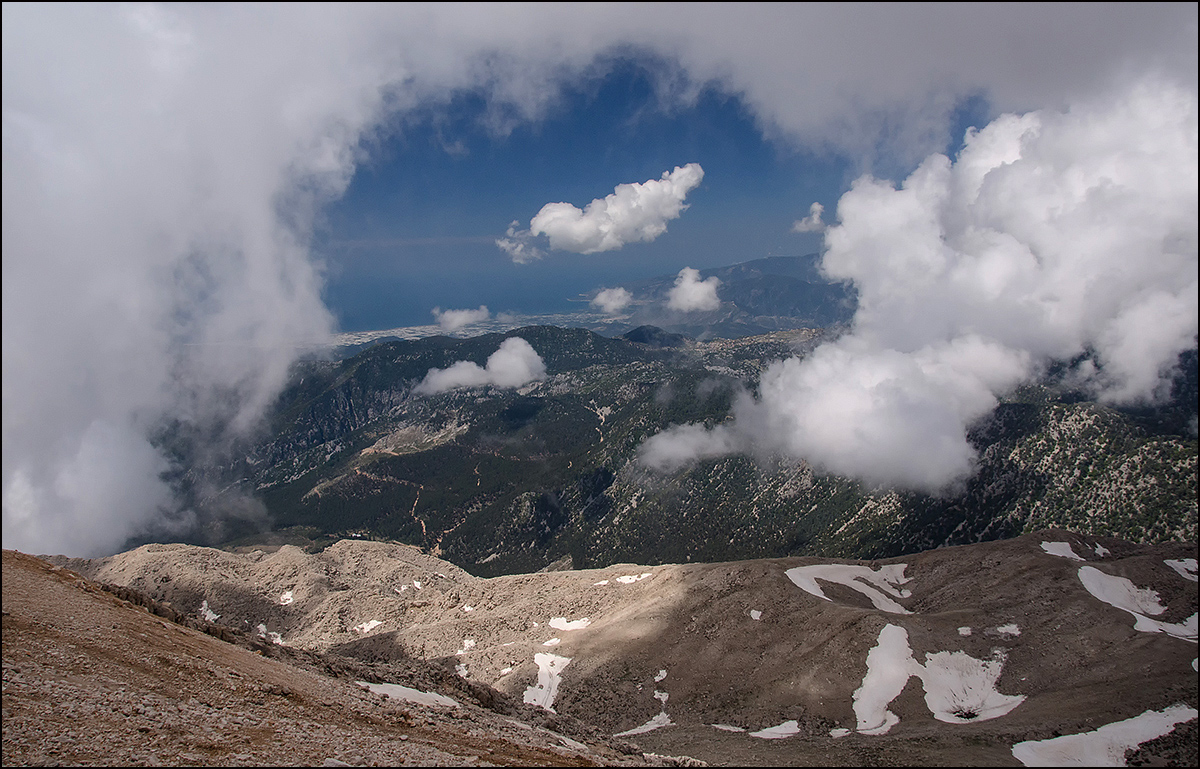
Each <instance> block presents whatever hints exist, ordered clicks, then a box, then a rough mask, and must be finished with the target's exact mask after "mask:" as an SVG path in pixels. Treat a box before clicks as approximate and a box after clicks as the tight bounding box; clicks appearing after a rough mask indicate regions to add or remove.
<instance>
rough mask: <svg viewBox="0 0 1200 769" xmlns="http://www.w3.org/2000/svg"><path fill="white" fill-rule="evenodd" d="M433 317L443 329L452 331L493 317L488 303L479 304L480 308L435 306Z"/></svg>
mask: <svg viewBox="0 0 1200 769" xmlns="http://www.w3.org/2000/svg"><path fill="white" fill-rule="evenodd" d="M433 317H434V318H435V319H436V320H437V323H438V326H440V327H441V329H442V331H446V332H451V331H458V330H459V329H460V328H463V327H464V326H469V325H471V324H472V323H482V322H483V321H485V320H487V319H488V318H490V317H492V313H491V312H489V311H488V308H487V305H486V304H481V305H479V309H478V310H443V309H442V308H441V307H434V308H433Z"/></svg>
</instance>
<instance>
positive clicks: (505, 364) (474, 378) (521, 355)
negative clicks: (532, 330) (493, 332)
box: [413, 336, 546, 395]
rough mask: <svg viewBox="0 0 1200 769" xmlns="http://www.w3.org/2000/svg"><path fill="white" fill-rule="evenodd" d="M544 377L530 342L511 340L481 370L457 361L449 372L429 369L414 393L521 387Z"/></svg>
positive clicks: (465, 362)
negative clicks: (484, 387) (468, 388)
mask: <svg viewBox="0 0 1200 769" xmlns="http://www.w3.org/2000/svg"><path fill="white" fill-rule="evenodd" d="M545 376H546V364H545V362H544V361H542V357H541V356H540V355H538V354H537V352H536V351H535V350H534V349H533V346H532V345H530V344H529V342H526V341H525V340H524V339H521V338H520V337H515V336H514V337H511V338H509V339H505V340H504V341H503V342H501V344H500V349H499V350H496V352H494V353H492V355H491V357H490V358H488V359H487V365H486V366H484V367H482V368H481V367H480V366H479V364H477V363H472V362H471V361H467V360H460V361H458V362H457V363H455V364H453V365H451V366H450V367H449V368H444V369H437V368H431V369H429V373H427V374H426V375H425V379H423V380H422V381H421V383H420V384H419V385H417V386H416V388H414V390H413V392H416V393H424V394H427V395H433V394H435V393H440V392H446V391H447V390H454V389H456V388H459V387H480V386H483V385H492V386H494V387H520V386H521V385H523V384H526V383H528V382H532V381H534V380H535V379H544V378H545Z"/></svg>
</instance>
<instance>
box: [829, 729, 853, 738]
mask: <svg viewBox="0 0 1200 769" xmlns="http://www.w3.org/2000/svg"><path fill="white" fill-rule="evenodd" d="M849 733H850V730H849V729H842V728H840V727H839V728H837V729H830V730H829V736H830V737H832V738H834V739H835V740H836V739H837V738H838V737H845V736H846V735H847V734H849Z"/></svg>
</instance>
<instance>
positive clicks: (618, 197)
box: [496, 163, 704, 263]
mask: <svg viewBox="0 0 1200 769" xmlns="http://www.w3.org/2000/svg"><path fill="white" fill-rule="evenodd" d="M703 179H704V169H702V168H701V167H700V164H699V163H688V164H687V165H686V166H683V167H679V166H676V167H675V170H673V171H664V172H663V175H662V178H661V179H650V180H649V181H646V182H642V183H638V182H634V183H632V184H618V185H617V187H616V189H614V190H613V192H612V194H611V195H609V196H607V197H604V198H596V199H595V200H593V201H592V202H591V203H588V204H587V206H586V207H585V208H584V209H583V210H582V211H581V210H579V209H578V208H576V207H575V206H573V205H571V204H570V203H547V204H546V205H544V206H542V210H541V211H538V213H537V215H536V216H534V217H533V219H531V220H530V222H529V229H528V230H520V231H518V230H516V224H517V223H516V222H514V223H513V226H510V227H509V228H508V233H507V235H508V237H506V238H501V239H499V240H497V241H496V245H497V246H499V247H500V249H501V250H503V251H504V252H505V253H507V254H508V255H509V256H511V257H512V259H513V261H514V262H519V263H524V262H528V261H531V260H533V259H538V258H541V257H542V256H543V255H544V254H545V252H544V251H542V250H541V249H539V248H537V247H536V246H534V245H533V239H534V238H536V237H538V236H539V235H545V236H547V237H548V238H549V241H550V248H552V249H555V250H557V251H570V252H572V253H575V254H596V253H600V252H602V251H615V250H616V249H618V248H621V247H622V246H624V245H625V244H626V243H649V242H650V241H652V240H654V239H655V238H657V237H658V236H659V235H662V234H663V233H664V232H666V231H667V222H669V221H671V220H672V219H678V218H679V215H680V214H681V213H683V211H684V209H686V208H687V205H686V204H685V203H684V202H683V201H684V200H685V199H686V198H687V196H688V193H690V192H691V191H692V190H694V189H696V187H698V186H699V185H700V182H701V180H703Z"/></svg>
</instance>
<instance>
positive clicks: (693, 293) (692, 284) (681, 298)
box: [667, 267, 721, 312]
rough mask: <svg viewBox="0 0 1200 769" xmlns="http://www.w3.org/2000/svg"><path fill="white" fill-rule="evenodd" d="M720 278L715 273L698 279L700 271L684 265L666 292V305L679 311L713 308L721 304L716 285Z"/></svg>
mask: <svg viewBox="0 0 1200 769" xmlns="http://www.w3.org/2000/svg"><path fill="white" fill-rule="evenodd" d="M720 285H721V279H720V278H718V277H716V276H715V275H714V276H713V277H711V278H708V279H707V280H700V271H699V270H696V269H693V268H691V267H684V268H683V269H682V270H680V271H679V275H678V276H676V278H675V286H674V287H673V288H672V289H671V290H670V292H669V293H668V294H667V307H668V308H669V309H672V310H679V311H680V312H696V311H702V310H715V309H717V308H719V307H720V306H721V300H720V299H718V298H717V287H718V286H720Z"/></svg>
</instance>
